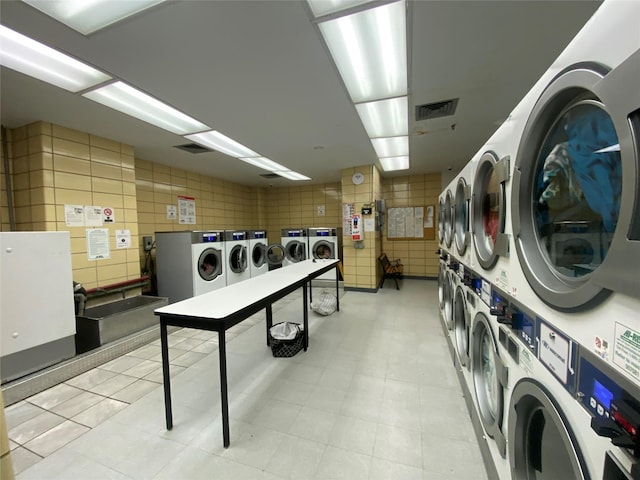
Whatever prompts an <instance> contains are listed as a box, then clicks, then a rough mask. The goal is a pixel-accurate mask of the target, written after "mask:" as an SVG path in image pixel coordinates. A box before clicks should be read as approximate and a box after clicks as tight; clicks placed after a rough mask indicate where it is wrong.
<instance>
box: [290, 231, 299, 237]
mask: <svg viewBox="0 0 640 480" xmlns="http://www.w3.org/2000/svg"><path fill="white" fill-rule="evenodd" d="M289 236H290V237H299V236H300V232H299V231H290V232H289Z"/></svg>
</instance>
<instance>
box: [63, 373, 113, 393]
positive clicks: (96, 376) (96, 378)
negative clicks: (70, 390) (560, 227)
mask: <svg viewBox="0 0 640 480" xmlns="http://www.w3.org/2000/svg"><path fill="white" fill-rule="evenodd" d="M115 375H116V372H111V371H109V370H104V369H102V368H94V369H93V370H89V371H88V372H85V373H83V374H81V375H78V376H77V377H74V378H71V379H69V380H67V381H66V382H65V383H66V384H68V385H72V386H74V387H77V388H81V389H83V390H89V389H91V388H93V387H95V386H96V385H99V384H101V383H102V382H105V381H107V380H109V379H110V378H112V377H114V376H115Z"/></svg>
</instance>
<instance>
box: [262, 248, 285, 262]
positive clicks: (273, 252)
mask: <svg viewBox="0 0 640 480" xmlns="http://www.w3.org/2000/svg"><path fill="white" fill-rule="evenodd" d="M264 252H265V258H266V259H267V263H268V264H269V266H270V267H277V266H280V265H282V261H283V260H284V257H285V254H284V248H282V245H280V244H279V243H273V244H271V245H269V246H268V247H266V248H265V251H264Z"/></svg>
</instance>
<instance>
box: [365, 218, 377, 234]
mask: <svg viewBox="0 0 640 480" xmlns="http://www.w3.org/2000/svg"><path fill="white" fill-rule="evenodd" d="M375 229H376V224H375V222H374V221H373V218H365V219H364V231H365V232H373V231H375Z"/></svg>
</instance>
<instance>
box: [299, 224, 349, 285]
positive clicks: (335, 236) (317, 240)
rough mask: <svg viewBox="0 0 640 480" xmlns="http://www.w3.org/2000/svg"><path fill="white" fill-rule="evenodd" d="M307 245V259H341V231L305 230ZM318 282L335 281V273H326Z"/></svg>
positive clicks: (322, 228) (325, 229) (312, 228)
mask: <svg viewBox="0 0 640 480" xmlns="http://www.w3.org/2000/svg"><path fill="white" fill-rule="evenodd" d="M307 244H308V252H309V258H313V259H336V258H337V259H341V258H342V229H341V228H326V227H311V228H307ZM318 279H320V280H335V279H336V274H335V272H326V273H323V274H322V275H320V276H319V277H318Z"/></svg>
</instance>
